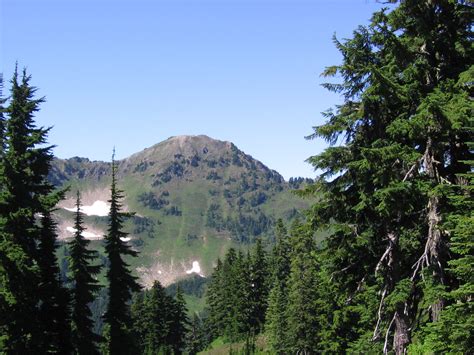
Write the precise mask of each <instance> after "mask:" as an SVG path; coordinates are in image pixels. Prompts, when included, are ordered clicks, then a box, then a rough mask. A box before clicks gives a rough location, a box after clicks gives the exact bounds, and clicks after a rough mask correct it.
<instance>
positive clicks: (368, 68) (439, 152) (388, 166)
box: [308, 0, 473, 354]
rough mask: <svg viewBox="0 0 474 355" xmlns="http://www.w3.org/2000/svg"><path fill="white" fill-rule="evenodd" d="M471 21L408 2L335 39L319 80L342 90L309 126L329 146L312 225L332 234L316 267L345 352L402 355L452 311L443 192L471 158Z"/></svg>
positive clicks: (443, 3)
mask: <svg viewBox="0 0 474 355" xmlns="http://www.w3.org/2000/svg"><path fill="white" fill-rule="evenodd" d="M472 14H473V8H472V6H471V5H470V4H468V3H467V2H464V1H448V0H435V1H415V0H404V1H399V5H398V7H397V8H395V9H393V11H387V10H382V11H380V12H377V13H375V14H374V15H373V17H372V22H371V24H370V25H369V26H367V27H362V26H361V27H359V28H358V29H357V30H356V31H355V32H354V35H353V38H351V39H349V40H346V41H344V42H339V41H337V40H335V43H336V46H337V47H338V49H339V50H340V51H341V53H342V55H343V63H342V64H341V65H339V66H334V67H330V68H328V69H327V70H326V71H325V73H324V74H325V75H328V76H332V75H335V74H337V75H338V76H339V77H340V78H342V83H340V84H332V83H331V84H326V85H325V87H326V88H328V89H329V90H332V91H334V92H337V93H341V94H342V95H343V98H344V103H343V104H342V105H339V106H337V107H336V109H335V110H330V111H328V112H326V114H325V115H326V118H327V122H326V123H325V124H324V125H322V126H319V127H316V128H315V134H314V135H313V136H312V138H314V137H321V138H323V139H325V140H327V141H328V142H329V143H330V144H331V147H329V148H328V149H326V150H325V151H324V152H323V153H321V154H319V155H317V156H315V157H311V158H310V159H309V161H310V162H311V163H312V164H313V165H314V167H315V168H318V169H321V170H322V171H323V174H322V176H321V178H320V179H319V181H318V182H317V183H316V186H313V187H311V189H309V190H308V191H309V192H310V193H311V191H313V192H314V191H316V193H318V195H319V196H320V198H321V199H320V201H319V202H318V203H317V204H316V205H315V206H313V208H312V216H311V219H310V220H311V222H312V224H313V225H314V226H315V227H317V228H327V227H328V226H329V224H331V235H330V236H329V238H328V239H327V240H326V242H325V245H324V250H323V251H322V253H321V254H322V256H321V258H319V260H321V262H324V263H325V265H324V267H323V269H324V270H325V273H326V275H331V276H330V277H331V278H332V283H333V284H334V285H335V287H336V289H337V294H338V296H339V297H338V298H337V299H336V304H335V305H334V311H333V312H332V316H334V317H332V318H333V319H334V324H335V329H334V330H333V331H334V333H336V334H342V335H343V336H342V339H343V348H342V349H341V350H342V351H352V352H382V351H383V352H385V353H388V352H389V351H393V352H395V353H396V354H402V353H405V352H406V350H407V347H408V345H409V344H410V343H411V342H412V336H413V334H414V333H416V332H417V329H418V327H420V326H421V327H422V326H423V324H425V323H427V322H428V323H429V322H432V323H434V322H438V321H439V320H440V319H441V314H442V312H443V309H444V308H445V307H446V306H447V305H448V304H449V302H450V301H449V299H447V298H446V297H445V291H447V290H450V289H452V288H453V286H455V284H456V283H457V280H456V276H455V275H453V274H450V273H449V272H447V267H448V265H449V263H450V258H451V257H452V255H454V253H452V252H451V251H450V249H449V245H450V238H451V237H452V236H453V235H450V234H449V233H447V231H446V229H444V228H443V224H444V222H445V221H447V220H448V218H449V214H450V210H451V207H450V203H449V202H448V199H447V198H446V196H445V195H444V191H445V187H446V186H448V185H458V182H459V181H458V178H457V176H459V174H463V173H466V172H467V171H469V169H470V167H469V166H468V165H467V164H465V163H464V161H466V160H470V157H472V151H471V150H470V149H469V148H468V145H467V144H466V142H468V141H469V140H470V138H471V137H472V132H469V131H466V130H465V129H463V127H466V126H467V125H468V120H469V117H472V100H470V99H469V94H468V91H469V90H470V89H469V85H461V86H456V85H457V82H458V81H459V78H460V76H462V75H464V74H463V73H466V72H467V71H468V70H469V68H470V67H471V64H472V55H473V53H472V51H473V48H472V44H471V38H472V31H471V19H472ZM471 82H472V79H471ZM336 144H338V145H337V146H336ZM453 252H454V250H453ZM374 298H378V301H377V302H374ZM336 312H337V313H336ZM336 314H337V317H336Z"/></svg>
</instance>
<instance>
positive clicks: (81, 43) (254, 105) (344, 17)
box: [0, 0, 382, 178]
mask: <svg viewBox="0 0 474 355" xmlns="http://www.w3.org/2000/svg"><path fill="white" fill-rule="evenodd" d="M0 3H1V10H0V11H1V13H0V16H1V21H0V26H1V44H0V45H1V47H0V53H1V55H0V66H1V71H2V72H3V73H4V76H5V78H6V79H8V78H9V77H11V74H12V72H13V68H14V63H15V61H18V63H19V65H20V66H26V67H27V68H28V71H29V73H30V74H32V77H33V80H32V83H33V84H34V85H35V86H37V87H38V88H39V92H38V94H39V95H42V96H43V95H44V96H46V99H47V102H46V103H44V104H43V105H42V109H41V111H40V112H39V113H38V115H37V122H38V124H39V125H43V126H54V128H53V130H52V131H51V134H50V136H49V140H50V142H51V143H53V144H56V145H57V148H55V154H56V155H57V156H59V157H61V158H68V157H72V156H83V157H88V158H90V159H93V160H109V159H110V156H111V152H112V147H113V146H115V147H116V150H117V156H118V158H124V157H127V156H128V155H130V154H132V153H135V152H138V151H140V150H142V149H144V148H146V147H148V146H151V145H153V144H155V143H158V142H160V141H162V140H164V139H166V138H168V137H170V136H175V135H182V134H206V135H208V136H210V137H213V138H217V139H221V140H229V141H232V142H234V143H235V144H236V145H237V146H238V147H239V148H240V149H242V150H243V151H245V152H246V153H247V154H250V155H252V156H253V157H255V158H257V159H259V160H261V161H262V162H263V163H264V164H266V165H268V166H269V167H270V168H272V169H275V170H277V171H279V172H280V173H281V174H283V176H284V177H285V178H289V177H290V176H307V177H314V176H315V175H316V174H315V172H314V171H313V169H312V167H311V166H309V165H308V164H307V163H305V159H306V158H308V157H309V156H311V155H314V154H317V153H318V152H320V151H321V150H322V149H324V147H325V146H326V143H325V142H323V141H317V140H316V141H307V140H305V139H304V137H305V136H306V135H309V134H311V132H312V126H315V125H320V124H322V123H323V118H322V116H321V114H320V113H321V112H322V111H324V110H326V109H327V108H329V107H331V106H333V105H334V104H336V103H338V102H340V98H339V97H338V96H337V95H334V94H331V93H329V92H327V91H326V90H324V89H323V88H322V87H321V86H320V84H321V83H322V82H323V81H324V79H323V78H321V77H320V76H319V74H320V73H321V72H322V71H323V69H324V68H325V67H326V66H328V65H333V64H337V63H339V62H340V60H341V57H340V54H339V53H338V52H337V50H336V48H335V47H334V45H333V43H332V39H331V38H332V35H333V34H334V33H336V35H337V36H338V38H347V37H349V36H350V35H351V33H352V31H353V30H354V29H355V28H356V27H357V26H358V25H360V24H367V23H368V20H369V18H370V16H371V14H372V13H373V12H374V11H375V10H377V9H379V8H381V7H382V5H381V4H380V3H377V2H376V1H375V0H312V1H310V0H307V1H299V0H286V1H284V0H280V1H278V0H220V1H218V0H214V1H210V0H207V1H206V0H174V1H171V0H168V1H165V0H155V1H152V0H49V1H48V0H0ZM7 86H8V84H7Z"/></svg>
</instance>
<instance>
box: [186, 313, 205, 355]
mask: <svg viewBox="0 0 474 355" xmlns="http://www.w3.org/2000/svg"><path fill="white" fill-rule="evenodd" d="M204 331H205V329H204V322H203V321H202V320H201V318H200V317H199V315H198V314H197V313H194V314H193V317H192V319H191V322H190V325H189V330H188V332H187V333H186V351H187V352H188V353H189V354H190V355H195V354H197V353H198V352H200V351H202V350H203V349H204V346H205V342H206V341H205V338H206V335H205V334H204Z"/></svg>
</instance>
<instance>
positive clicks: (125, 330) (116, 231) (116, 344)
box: [104, 153, 140, 355]
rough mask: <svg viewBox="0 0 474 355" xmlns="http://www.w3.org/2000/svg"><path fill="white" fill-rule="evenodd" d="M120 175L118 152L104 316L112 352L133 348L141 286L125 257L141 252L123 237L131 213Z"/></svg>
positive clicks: (126, 351) (114, 170)
mask: <svg viewBox="0 0 474 355" xmlns="http://www.w3.org/2000/svg"><path fill="white" fill-rule="evenodd" d="M114 155H115V153H114ZM116 175H117V166H116V163H115V160H114V156H112V184H111V189H110V190H111V197H110V200H109V203H110V212H109V227H108V230H107V235H106V236H105V252H106V255H107V257H108V260H109V269H108V270H107V280H108V282H109V303H108V305H107V311H106V313H105V316H104V320H105V322H106V323H107V325H108V327H109V329H108V331H109V334H108V337H109V339H108V351H109V353H110V354H111V355H115V354H128V353H130V351H131V349H132V344H133V341H132V339H131V338H130V329H129V327H130V325H131V316H130V307H129V302H130V300H131V297H132V293H133V292H137V291H139V290H140V286H139V285H138V283H137V281H136V277H134V276H132V274H131V272H130V270H129V266H128V264H127V263H126V262H125V260H124V257H126V256H132V257H136V256H137V252H136V251H134V250H132V249H131V247H130V246H129V245H127V243H126V242H125V241H124V240H123V239H124V238H125V237H126V236H127V233H125V232H124V231H123V223H124V218H125V217H126V216H127V214H126V213H124V212H122V211H121V209H122V204H121V202H120V200H121V199H122V198H123V191H121V190H119V189H118V188H117V176H116Z"/></svg>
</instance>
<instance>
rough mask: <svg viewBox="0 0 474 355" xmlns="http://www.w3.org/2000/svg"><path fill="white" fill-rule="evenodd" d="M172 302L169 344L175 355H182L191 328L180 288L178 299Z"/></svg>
mask: <svg viewBox="0 0 474 355" xmlns="http://www.w3.org/2000/svg"><path fill="white" fill-rule="evenodd" d="M170 301H171V302H170V303H171V307H170V310H169V318H170V322H169V332H168V344H169V345H170V347H171V348H172V350H173V354H176V355H177V354H182V353H183V351H184V347H185V344H186V342H185V338H186V331H187V327H188V326H189V320H188V317H187V315H186V302H185V301H184V297H183V292H182V291H181V288H180V287H178V289H177V291H176V298H175V299H172V298H170Z"/></svg>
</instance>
